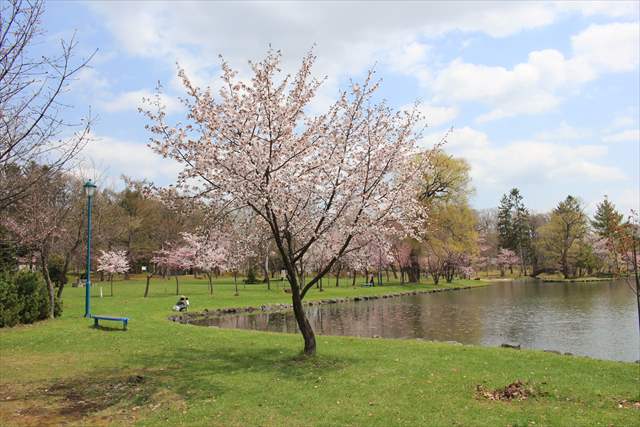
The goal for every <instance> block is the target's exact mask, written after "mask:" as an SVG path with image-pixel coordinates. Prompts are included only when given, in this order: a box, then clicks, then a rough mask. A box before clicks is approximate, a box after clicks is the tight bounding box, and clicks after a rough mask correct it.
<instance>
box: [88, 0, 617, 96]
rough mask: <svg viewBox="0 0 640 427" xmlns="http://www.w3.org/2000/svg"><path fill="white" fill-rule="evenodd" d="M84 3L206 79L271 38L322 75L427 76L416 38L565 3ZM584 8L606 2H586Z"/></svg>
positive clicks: (489, 25)
mask: <svg viewBox="0 0 640 427" xmlns="http://www.w3.org/2000/svg"><path fill="white" fill-rule="evenodd" d="M89 6H90V7H91V8H92V9H93V10H94V11H95V12H96V13H98V14H99V15H100V16H101V18H102V19H103V20H104V22H105V25H106V27H107V28H108V29H109V30H110V31H111V33H112V34H113V35H114V37H115V38H116V39H117V40H118V41H119V43H120V45H121V46H122V48H123V49H124V50H125V51H126V52H128V53H130V54H133V55H137V56H143V57H153V58H160V59H162V60H164V61H166V62H168V63H170V64H173V63H174V62H175V61H178V62H179V63H180V64H181V65H182V66H183V67H185V69H186V70H187V71H188V73H189V75H190V76H192V77H193V79H194V81H195V82H196V83H197V84H199V85H201V84H204V83H209V82H211V80H212V79H211V78H212V76H213V75H214V74H213V73H214V72H215V71H216V69H217V67H218V58H217V55H218V54H223V55H224V56H225V58H227V59H228V60H229V61H230V62H231V63H232V65H234V66H236V67H237V66H240V65H244V64H245V63H246V60H247V59H248V58H254V59H257V58H261V57H262V56H263V54H264V51H265V49H266V46H267V45H268V44H271V45H272V46H274V47H275V48H276V49H282V50H283V51H284V52H285V54H286V58H300V57H301V56H302V55H303V54H304V53H305V52H306V51H307V50H308V49H309V48H310V47H311V46H312V45H314V44H315V43H317V49H316V51H317V53H318V58H319V59H318V63H317V69H316V71H317V72H318V73H319V74H320V75H325V74H326V75H328V76H329V77H331V78H334V77H336V78H337V77H339V76H342V75H354V74H358V73H360V72H362V71H363V70H364V69H366V68H367V67H370V66H372V65H373V63H374V62H376V61H375V60H376V59H379V58H385V59H384V60H385V61H387V62H388V65H390V66H391V67H396V68H397V71H398V72H401V73H405V74H406V73H410V74H411V75H413V76H415V77H416V78H417V79H418V81H419V82H422V83H424V82H425V81H426V80H427V79H428V78H429V70H428V69H427V68H426V67H425V66H424V62H423V59H424V57H425V55H426V53H427V48H426V46H425V45H424V44H422V43H420V42H419V41H418V40H419V39H420V38H422V37H425V36H427V37H437V36H441V35H444V34H446V33H449V32H464V33H469V34H472V33H484V34H487V35H489V36H491V37H507V36H510V35H513V34H516V33H519V32H521V31H525V30H530V29H534V28H540V27H543V26H546V25H549V24H551V23H553V22H554V21H555V20H556V19H558V17H559V16H560V15H562V14H565V13H567V10H568V8H561V7H558V5H557V4H553V3H546V2H480V1H478V2H401V1H397V2H393V3H392V2H370V3H362V2H251V3H247V2H241V3H231V2H181V3H180V5H179V6H176V5H175V4H172V3H166V2H127V3H124V2H117V3H113V2H93V3H90V4H89ZM124 9H126V13H122V11H123V10H124ZM578 9H580V8H578ZM570 12H571V11H570ZM572 13H573V12H572ZM581 13H585V12H583V11H581ZM589 13H596V14H602V13H605V14H607V13H609V11H608V10H607V9H606V8H600V9H598V8H591V9H589ZM294 63H295V62H291V61H290V60H288V63H287V64H284V65H285V66H284V68H285V69H291V68H292V65H293V64H294ZM173 83H174V84H175V83H177V81H174V82H173ZM330 86H331V85H330ZM329 89H334V88H331V87H330V88H329Z"/></svg>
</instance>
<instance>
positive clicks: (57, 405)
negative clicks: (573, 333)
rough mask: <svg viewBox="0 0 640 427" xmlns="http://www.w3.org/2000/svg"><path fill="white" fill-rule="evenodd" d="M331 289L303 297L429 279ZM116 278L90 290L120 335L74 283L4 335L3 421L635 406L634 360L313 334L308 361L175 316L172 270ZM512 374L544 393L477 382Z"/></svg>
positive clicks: (226, 290)
mask: <svg viewBox="0 0 640 427" xmlns="http://www.w3.org/2000/svg"><path fill="white" fill-rule="evenodd" d="M181 282H183V283H182V285H181V288H182V289H181V293H183V294H185V295H187V296H189V298H190V300H191V303H192V310H200V309H204V308H218V307H229V306H233V307H239V306H248V305H261V304H270V303H286V302H289V295H287V294H285V293H284V292H283V291H282V290H281V289H279V288H278V287H277V286H278V285H277V284H274V289H272V290H271V291H267V290H266V286H265V285H247V287H246V288H243V286H242V285H240V295H239V296H237V297H236V296H233V292H234V290H233V285H232V282H231V281H230V280H229V279H227V280H226V281H224V280H223V281H218V282H217V283H216V284H215V289H214V295H213V296H209V295H208V293H207V286H206V282H205V281H203V280H194V279H189V280H184V279H183V280H181ZM462 284H464V285H465V286H466V285H470V284H473V285H481V284H480V283H478V282H464V283H462ZM333 286H334V282H333V281H331V282H330V285H328V286H327V287H326V290H325V291H324V292H318V291H317V290H314V291H313V292H311V293H310V295H309V296H308V297H309V298H313V299H324V298H338V297H349V296H356V295H367V294H374V293H395V292H401V291H407V290H413V289H426V288H429V287H433V285H424V284H423V285H404V286H401V285H387V286H384V287H375V288H351V287H349V286H347V281H346V280H345V282H344V283H342V284H341V287H340V288H334V287H333ZM114 287H115V296H114V297H107V296H105V297H104V298H94V299H93V307H94V309H93V312H94V313H96V314H111V315H126V316H128V317H129V318H130V325H129V330H128V331H126V332H122V331H119V330H117V326H118V325H115V324H114V325H113V326H114V329H102V330H96V329H93V328H91V327H90V326H91V323H92V322H91V321H89V320H87V319H83V318H82V317H81V316H82V313H83V291H84V290H83V289H73V288H71V289H67V290H65V294H66V295H65V306H64V309H65V311H64V315H63V317H62V318H61V319H57V320H54V321H46V322H42V323H39V324H36V325H28V326H20V327H16V328H13V329H7V330H1V331H0V357H1V359H0V362H1V366H2V377H1V380H0V390H1V391H0V425H59V424H61V423H70V424H77V425H107V424H109V425H114V424H115V425H118V424H129V423H132V422H136V423H138V424H140V425H203V426H204V425H224V426H234V425H238V426H240V425H242V426H245V425H266V426H281V425H291V426H300V425H380V426H389V425H412V426H413V425H447V426H448V425H463V426H469V425H492V426H493V425H503V426H506V425H514V426H515V425H521V426H523V425H533V423H535V425H567V426H569V425H571V426H576V425H617V426H628V425H633V423H634V422H637V419H638V417H639V416H640V411H639V410H638V409H634V408H632V407H629V406H632V405H629V404H627V403H624V402H623V403H622V404H620V403H619V402H621V401H631V400H637V399H638V398H639V397H640V396H639V395H638V393H639V391H638V390H639V387H640V380H639V378H638V376H639V373H640V372H639V369H640V368H639V366H638V365H635V364H630V363H619V362H608V361H598V360H591V359H587V358H579V357H564V356H558V355H555V354H548V353H543V352H537V351H526V350H523V351H514V350H509V349H499V348H481V347H475V346H459V345H449V344H440V343H431V342H422V341H415V340H380V339H358V338H349V337H318V353H319V354H318V356H317V357H315V358H311V359H304V358H300V357H299V356H298V355H299V352H300V349H301V347H302V340H301V338H300V337H299V336H296V335H286V334H273V333H262V332H253V331H241V330H220V329H215V328H203V327H198V326H190V325H181V324H176V323H172V322H169V321H167V320H166V319H167V316H168V315H169V314H170V313H171V312H170V311H169V310H170V307H171V306H172V305H173V304H174V303H175V301H176V297H175V282H174V281H173V280H170V281H165V280H154V281H153V282H152V290H151V295H150V297H149V298H146V299H144V298H142V294H143V292H144V283H143V282H142V281H141V280H131V281H128V282H117V283H116V284H115V286H114ZM96 289H99V285H98V286H96ZM103 294H105V295H106V294H108V285H107V284H103ZM518 379H520V380H523V381H527V382H529V383H530V384H532V385H533V387H534V388H535V389H536V391H537V396H535V397H532V398H529V399H527V400H524V401H510V402H502V401H491V400H486V399H484V398H482V397H479V395H478V393H477V391H476V387H477V386H478V385H481V386H483V387H484V388H487V389H494V388H498V387H502V386H505V385H507V384H509V383H511V382H513V381H515V380H518ZM619 406H622V407H619Z"/></svg>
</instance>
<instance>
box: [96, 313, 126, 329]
mask: <svg viewBox="0 0 640 427" xmlns="http://www.w3.org/2000/svg"><path fill="white" fill-rule="evenodd" d="M91 318H92V319H93V327H94V328H97V327H98V321H99V320H111V321H114V322H122V326H123V328H124V330H125V331H126V330H127V325H128V324H129V318H128V317H112V316H91Z"/></svg>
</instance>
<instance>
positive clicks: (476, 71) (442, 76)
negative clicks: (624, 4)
mask: <svg viewBox="0 0 640 427" xmlns="http://www.w3.org/2000/svg"><path fill="white" fill-rule="evenodd" d="M571 41H572V47H573V56H572V57H570V58H565V56H564V55H563V54H562V53H561V52H559V51H557V50H554V49H546V50H539V51H533V52H531V53H529V56H528V60H527V62H523V63H519V64H517V65H515V66H514V67H513V68H511V69H508V68H505V67H500V66H487V65H482V64H472V63H467V62H464V61H463V60H462V59H460V58H458V59H456V60H454V61H452V62H451V63H449V64H448V65H447V66H446V67H445V68H443V69H442V70H440V71H439V72H438V73H437V76H436V78H435V80H434V84H433V88H434V90H435V92H436V99H440V100H441V99H453V100H456V101H461V102H462V101H477V102H482V103H484V104H487V105H489V106H490V107H491V110H490V111H489V112H487V113H484V114H482V115H480V116H479V117H478V118H477V121H478V122H480V123H482V122H487V121H491V120H496V119H500V118H504V117H512V116H516V115H519V114H538V113H544V112H548V111H550V110H553V109H554V108H556V107H557V106H558V105H559V104H560V102H561V101H562V98H563V95H564V94H565V93H567V92H568V91H570V90H572V89H575V88H577V87H579V86H580V85H581V84H584V83H586V82H589V81H591V80H594V79H596V78H597V77H598V76H599V75H601V74H602V73H606V72H627V71H631V70H634V69H636V68H637V67H638V55H639V52H640V33H639V27H638V24H637V23H611V24H603V25H592V26H590V27H588V28H587V29H586V30H584V31H582V32H581V33H579V34H578V35H576V36H574V37H572V40H571Z"/></svg>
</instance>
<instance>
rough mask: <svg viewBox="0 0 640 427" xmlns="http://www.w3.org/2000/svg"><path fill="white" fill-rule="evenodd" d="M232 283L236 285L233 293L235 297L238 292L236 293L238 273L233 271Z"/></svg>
mask: <svg viewBox="0 0 640 427" xmlns="http://www.w3.org/2000/svg"><path fill="white" fill-rule="evenodd" d="M233 284H234V285H235V286H236V293H235V294H233V295H234V296H236V297H237V296H238V295H240V294H239V293H238V273H236V272H235V271H234V272H233Z"/></svg>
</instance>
